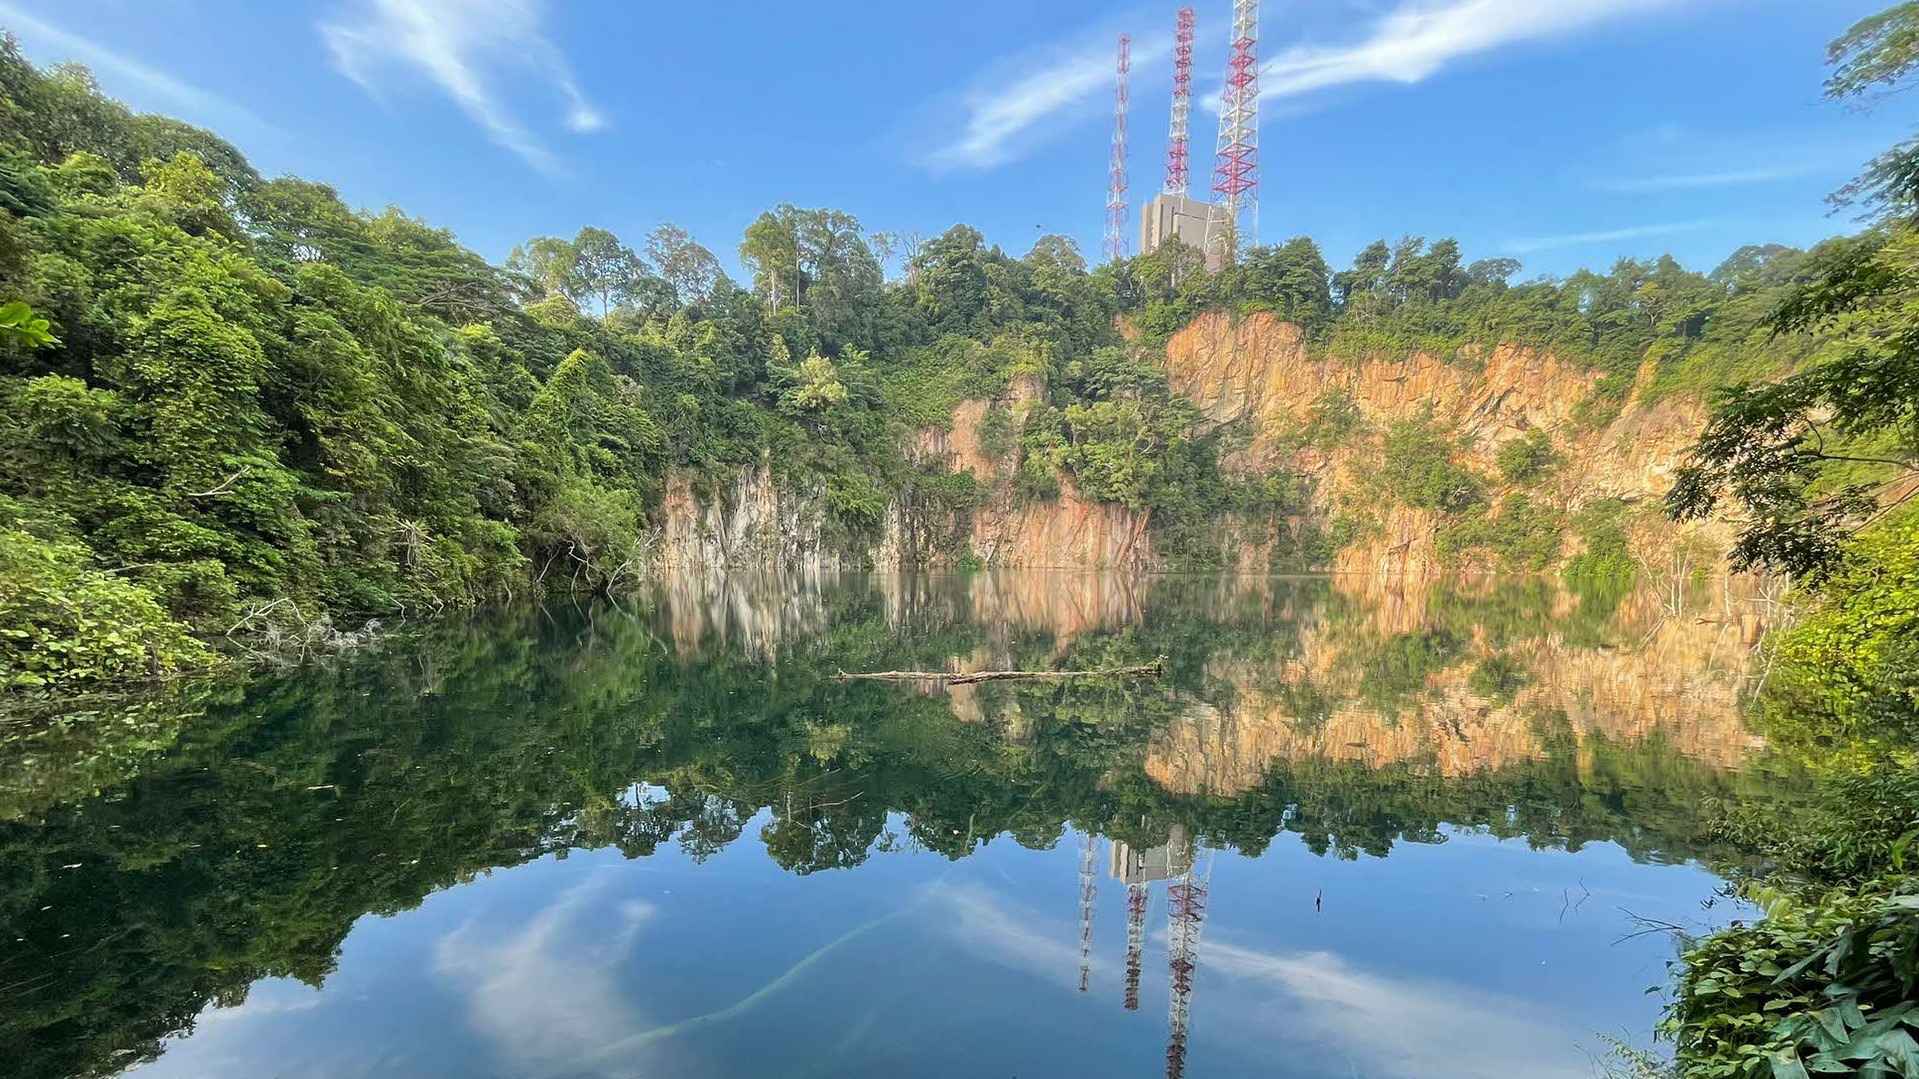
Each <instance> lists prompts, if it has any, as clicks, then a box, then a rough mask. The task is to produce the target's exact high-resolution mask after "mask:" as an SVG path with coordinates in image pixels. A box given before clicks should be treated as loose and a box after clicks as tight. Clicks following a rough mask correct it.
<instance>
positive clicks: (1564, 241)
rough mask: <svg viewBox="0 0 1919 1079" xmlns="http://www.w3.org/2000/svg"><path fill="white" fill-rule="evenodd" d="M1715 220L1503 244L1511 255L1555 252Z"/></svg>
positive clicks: (1681, 229) (1697, 226)
mask: <svg viewBox="0 0 1919 1079" xmlns="http://www.w3.org/2000/svg"><path fill="white" fill-rule="evenodd" d="M1717 223H1718V222H1717V221H1716V219H1713V218H1704V219H1701V220H1698V221H1672V222H1667V223H1664V224H1658V225H1631V226H1628V227H1626V228H1618V229H1604V230H1601V231H1599V232H1574V233H1568V234H1566V235H1563V236H1533V237H1528V238H1526V239H1519V240H1508V241H1506V243H1505V245H1504V246H1505V248H1506V250H1507V251H1510V252H1512V253H1513V254H1515V255H1529V254H1532V253H1533V252H1536V251H1556V250H1558V249H1560V248H1562V247H1587V246H1591V245H1593V244H1604V243H1616V242H1618V241H1620V240H1638V239H1642V238H1644V237H1647V236H1670V235H1672V234H1673V233H1676V232H1695V231H1697V230H1699V229H1703V228H1707V227H1710V226H1712V225H1714V224H1717Z"/></svg>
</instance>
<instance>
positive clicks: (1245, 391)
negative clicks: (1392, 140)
mask: <svg viewBox="0 0 1919 1079" xmlns="http://www.w3.org/2000/svg"><path fill="white" fill-rule="evenodd" d="M1166 369H1167V374H1168V377H1169V378H1170V379H1171V381H1172V385H1173V388H1174V389H1176V390H1178V391H1179V392H1181V393H1184V394H1186V395H1187V396H1188V397H1190V398H1192V400H1193V401H1194V402H1195V403H1196V404H1198V405H1199V407H1200V409H1201V410H1202V411H1203V412H1204V413H1205V414H1206V416H1207V417H1208V418H1209V419H1210V420H1211V421H1212V422H1214V423H1221V424H1224V423H1236V422H1241V421H1250V422H1251V424H1252V427H1253V441H1252V444H1251V445H1250V446H1248V447H1247V448H1246V449H1245V450H1244V451H1242V452H1241V453H1240V454H1238V455H1237V456H1236V457H1235V458H1234V459H1233V460H1232V461H1231V462H1229V463H1230V464H1231V465H1232V466H1233V467H1237V468H1240V469H1244V470H1247V471H1252V472H1259V471H1264V470H1269V469H1273V468H1280V467H1288V468H1292V469H1295V470H1297V471H1299V472H1301V473H1302V474H1304V475H1306V476H1308V477H1311V478H1312V479H1313V480H1314V481H1315V486H1314V490H1315V492H1316V494H1317V501H1318V508H1319V510H1320V512H1321V513H1322V514H1323V515H1325V516H1327V517H1330V516H1331V515H1332V514H1334V513H1336V512H1337V511H1338V510H1339V508H1340V506H1341V503H1342V500H1350V499H1354V498H1359V497H1362V496H1363V491H1362V488H1363V486H1364V484H1365V480H1366V478H1367V477H1368V476H1369V475H1371V474H1373V473H1374V472H1375V471H1376V470H1377V468H1378V464H1379V461H1380V459H1381V450H1380V444H1379V439H1380V432H1381V431H1383V430H1384V429H1386V428H1387V427H1389V426H1390V425H1391V424H1393V423H1395V422H1398V421H1401V420H1412V419H1422V418H1430V419H1431V420H1432V421H1433V422H1434V424H1435V425H1436V426H1437V427H1438V429H1440V430H1441V431H1443V432H1445V433H1446V434H1448V435H1449V436H1452V437H1455V438H1457V439H1459V440H1460V441H1461V443H1462V444H1463V447H1464V448H1463V450H1462V454H1463V461H1462V463H1465V464H1468V465H1470V466H1471V467H1472V468H1473V469H1474V470H1475V471H1477V472H1479V473H1481V474H1483V475H1486V476H1497V475H1498V469H1497V466H1496V464H1495V462H1496V458H1497V456H1498V453H1499V450H1500V447H1502V446H1504V445H1505V444H1507V443H1508V442H1510V441H1512V440H1514V439H1517V438H1520V437H1523V436H1524V435H1525V434H1526V433H1527V432H1528V431H1532V430H1539V431H1544V432H1546V433H1547V434H1548V435H1550V436H1551V438H1552V440H1553V444H1554V445H1555V446H1556V447H1557V448H1558V450H1559V452H1560V453H1561V454H1562V455H1563V456H1564V458H1565V465H1564V467H1563V468H1561V469H1560V471H1559V472H1558V473H1557V474H1556V475H1554V476H1553V477H1552V478H1551V479H1550V480H1549V481H1547V482H1546V483H1545V484H1544V485H1543V489H1542V490H1538V491H1535V492H1534V493H1535V494H1536V495H1539V496H1542V497H1545V498H1548V499H1550V500H1551V501H1553V502H1554V503H1556V504H1557V505H1559V506H1560V507H1561V508H1563V509H1566V510H1568V511H1572V510H1577V509H1578V508H1579V507H1581V506H1583V505H1586V504H1588V503H1590V502H1593V501H1596V500H1598V499H1603V498H1620V499H1624V500H1626V501H1627V502H1629V503H1643V502H1647V501H1650V500H1654V499H1657V498H1658V497H1660V496H1662V495H1664V494H1665V492H1666V490H1667V488H1668V487H1670V486H1671V483H1672V469H1673V467H1674V464H1675V463H1676V462H1677V461H1678V460H1679V459H1680V456H1681V453H1682V451H1683V450H1684V449H1685V448H1686V447H1687V446H1688V445H1690V444H1691V442H1692V440H1693V438H1694V437H1695V436H1696V435H1697V434H1698V431H1699V429H1700V426H1701V424H1702V423H1703V422H1704V410H1703V408H1702V406H1701V404H1700V402H1698V401H1697V400H1696V399H1693V398H1687V397H1667V398H1662V399H1659V400H1657V401H1651V402H1648V401H1647V400H1645V397H1646V394H1645V393H1644V391H1645V389H1646V387H1647V386H1648V385H1650V382H1651V378H1652V376H1653V374H1654V373H1655V367H1654V365H1653V364H1652V363H1650V362H1649V363H1648V364H1647V365H1646V366H1645V367H1644V368H1642V370H1641V372H1640V377H1639V379H1638V384H1637V385H1635V386H1634V388H1633V392H1632V393H1631V395H1630V396H1629V397H1628V398H1627V400H1626V403H1625V404H1624V406H1623V408H1621V409H1619V410H1618V413H1617V415H1616V416H1614V417H1613V418H1612V419H1611V420H1610V421H1608V422H1605V423H1603V424H1594V423H1592V422H1590V421H1589V420H1587V419H1585V418H1583V417H1582V406H1590V399H1591V398H1592V396H1593V392H1594V389H1595V387H1596V385H1597V383H1598V376H1597V375H1595V374H1594V373H1593V372H1591V371H1589V370H1584V369H1582V368H1580V367H1577V366H1575V365H1572V364H1568V363H1565V362H1562V361H1561V360H1560V359H1558V358H1557V357H1555V356H1553V355H1552V354H1551V353H1545V352H1540V351H1538V350H1535V349H1531V348H1523V347H1518V346H1513V345H1501V346H1499V347H1497V348H1493V349H1491V350H1489V351H1482V352H1479V353H1472V352H1468V353H1466V354H1464V355H1462V356H1460V357H1459V358H1457V359H1455V360H1453V361H1452V362H1447V361H1445V360H1444V359H1443V358H1440V357H1436V356H1432V355H1429V354H1426V353H1415V354H1413V355H1412V356H1410V357H1407V358H1405V359H1403V360H1394V359H1385V358H1374V359H1366V360H1360V361H1352V360H1344V359H1332V358H1328V357H1326V356H1324V355H1315V354H1314V353H1312V352H1311V351H1309V350H1308V348H1307V345H1306V343H1305V341H1304V340H1303V339H1302V337H1301V335H1300V330H1299V327H1297V326H1294V325H1292V324H1290V323H1285V322H1281V321H1279V320H1278V319H1276V318H1274V317H1273V316H1271V315H1269V314H1265V313H1255V314H1252V315H1247V316H1245V317H1242V318H1235V317H1231V316H1227V315H1223V314H1211V315H1203V316H1201V317H1200V318H1198V319H1196V320H1195V321H1194V322H1193V323H1192V325H1190V326H1188V327H1187V328H1186V329H1184V330H1182V331H1180V332H1179V333H1178V334H1175V335H1174V337H1173V339H1172V341H1171V342H1170V343H1169V344H1168V345H1167V349H1166ZM1333 391H1336V392H1338V393H1341V394H1344V395H1345V396H1346V398H1347V399H1348V400H1350V401H1351V402H1352V404H1353V405H1354V406H1355V407H1356V408H1357V409H1358V412H1359V415H1360V416H1361V417H1362V418H1363V419H1364V420H1365V422H1366V424H1367V426H1368V427H1369V428H1370V431H1367V432H1361V433H1359V434H1356V435H1355V436H1353V437H1352V438H1350V439H1347V440H1342V441H1340V442H1339V443H1338V444H1336V445H1332V446H1326V445H1314V444H1311V443H1308V444H1307V445H1305V446H1304V447H1303V448H1295V447H1296V441H1295V436H1296V435H1298V434H1299V432H1301V431H1303V430H1305V429H1306V427H1307V425H1308V424H1309V423H1310V422H1311V420H1312V410H1313V408H1314V405H1315V402H1318V401H1320V400H1322V395H1326V394H1328V393H1329V392H1333ZM1599 414H1600V415H1602V416H1603V415H1604V412H1603V411H1601V412H1599ZM1505 493H1508V492H1507V491H1506V490H1504V489H1499V488H1495V489H1494V490H1493V491H1492V492H1491V494H1492V495H1493V497H1494V498H1497V497H1499V496H1500V495H1503V494H1505ZM1368 508H1369V509H1370V510H1372V511H1373V512H1374V513H1375V514H1376V515H1377V517H1378V525H1379V527H1378V529H1377V530H1376V532H1375V534H1372V535H1369V536H1365V537H1361V538H1360V539H1359V540H1358V541H1356V542H1354V543H1351V544H1349V545H1347V546H1346V547H1345V548H1344V549H1343V550H1341V551H1340V552H1339V555H1338V558H1337V561H1336V563H1335V564H1334V565H1333V566H1331V567H1328V568H1331V569H1335V570H1338V571H1342V572H1373V573H1397V572H1416V573H1431V572H1437V571H1452V570H1458V569H1462V568H1469V567H1466V566H1461V565H1450V566H1442V565H1441V564H1440V559H1439V557H1438V555H1437V554H1436V552H1435V550H1434V543H1433V540H1434V533H1435V531H1436V526H1437V521H1436V519H1435V515H1434V514H1433V513H1432V512H1431V511H1428V510H1423V509H1417V508H1413V507H1407V506H1391V507H1379V506H1371V507H1368ZM1641 531H1642V533H1644V534H1641V535H1639V536H1636V537H1635V540H1636V545H1637V546H1639V547H1641V548H1642V549H1643V550H1642V553H1653V552H1661V551H1665V550H1670V549H1671V548H1672V547H1673V546H1674V544H1675V542H1676V541H1677V540H1679V539H1680V538H1681V537H1684V536H1689V535H1693V534H1700V538H1701V539H1702V540H1703V541H1704V542H1705V544H1706V546H1707V547H1708V548H1709V549H1714V550H1722V549H1724V546H1725V538H1724V535H1723V526H1720V525H1710V526H1707V527H1705V528H1703V529H1701V528H1698V527H1692V528H1685V529H1682V528H1679V527H1677V526H1658V527H1654V528H1652V529H1651V530H1650V531H1648V530H1646V529H1645V528H1644V527H1643V526H1642V530H1641Z"/></svg>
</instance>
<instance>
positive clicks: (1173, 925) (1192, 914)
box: [1166, 849, 1208, 1079]
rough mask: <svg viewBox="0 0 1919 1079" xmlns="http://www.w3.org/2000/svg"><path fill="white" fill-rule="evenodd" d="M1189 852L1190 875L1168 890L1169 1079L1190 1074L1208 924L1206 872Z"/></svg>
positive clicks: (1167, 1073) (1167, 1016)
mask: <svg viewBox="0 0 1919 1079" xmlns="http://www.w3.org/2000/svg"><path fill="white" fill-rule="evenodd" d="M1197 853H1198V852H1197V851H1196V850H1193V849H1189V850H1188V851H1187V855H1186V857H1187V862H1186V871H1185V872H1184V873H1182V874H1180V875H1179V876H1178V877H1176V878H1175V879H1174V880H1173V883H1172V884H1171V885H1170V886H1169V887H1168V888H1167V889H1166V907H1167V918H1168V920H1169V924H1168V926H1167V943H1166V954H1167V961H1168V964H1169V965H1170V966H1171V968H1172V988H1171V990H1170V992H1169V996H1170V998H1171V999H1170V1003H1169V1004H1168V1005H1167V1014H1166V1079H1181V1076H1183V1075H1185V1074H1186V1025H1187V1021H1188V1019H1189V1017H1190V1012H1191V1006H1192V998H1193V972H1194V971H1195V970H1197V969H1198V967H1199V930H1200V926H1201V924H1202V923H1204V922H1205V920H1206V878H1207V875H1208V874H1207V873H1206V872H1205V871H1200V872H1195V871H1194V867H1193V861H1194V857H1195V855H1196V854H1197Z"/></svg>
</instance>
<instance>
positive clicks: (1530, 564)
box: [1435, 495, 1565, 570]
mask: <svg viewBox="0 0 1919 1079" xmlns="http://www.w3.org/2000/svg"><path fill="white" fill-rule="evenodd" d="M1564 527H1565V525H1564V519H1563V518H1561V517H1560V515H1559V513H1558V512H1557V511H1555V510H1553V509H1552V508H1551V507H1549V506H1540V505H1535V504H1534V503H1533V502H1532V500H1531V499H1529V498H1527V497H1526V496H1525V495H1511V496H1508V497H1507V498H1506V499H1504V500H1503V501H1501V502H1500V504H1499V512H1498V513H1497V514H1488V513H1487V512H1486V510H1485V508H1484V507H1482V506H1474V507H1471V508H1470V509H1469V510H1468V511H1467V512H1466V513H1465V514H1464V515H1463V516H1461V517H1460V519H1458V520H1456V521H1452V522H1449V523H1447V524H1446V525H1444V526H1443V527H1441V528H1440V530H1439V535H1438V538H1437V543H1436V544H1435V546H1436V548H1437V550H1438V553H1439V556H1440V557H1441V558H1448V559H1450V558H1453V557H1455V556H1457V555H1459V554H1461V553H1463V552H1465V551H1471V550H1486V551H1491V552H1492V553H1493V554H1494V556H1495V557H1496V558H1497V559H1498V562H1499V565H1500V567H1501V568H1502V569H1511V570H1540V569H1545V568H1546V567H1547V566H1548V565H1551V564H1552V561H1553V560H1554V559H1555V558H1557V557H1558V556H1559V547H1560V537H1561V533H1562V532H1563V530H1564Z"/></svg>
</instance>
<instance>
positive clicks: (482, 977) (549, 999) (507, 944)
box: [433, 874, 657, 1065]
mask: <svg viewBox="0 0 1919 1079" xmlns="http://www.w3.org/2000/svg"><path fill="white" fill-rule="evenodd" d="M608 882H609V877H607V876H606V875H604V874H603V875H600V876H597V877H592V878H589V879H588V880H586V881H585V882H583V883H581V884H579V885H576V886H574V887H573V888H570V889H568V890H567V891H565V892H564V893H562V894H561V895H560V896H559V897H558V898H557V899H556V900H555V901H554V902H553V903H552V904H550V905H548V906H547V907H546V908H545V909H543V910H541V911H540V912H539V913H538V914H537V915H536V916H534V918H533V919H532V920H531V921H530V922H528V923H526V925H525V927H524V928H522V929H520V930H519V931H517V932H514V933H511V934H507V935H504V936H501V937H497V938H493V939H488V936H487V934H486V932H485V931H484V930H483V929H481V928H480V927H479V926H478V925H476V924H473V923H468V924H467V925H464V926H462V927H460V928H459V929H456V930H454V931H453V932H452V933H449V934H448V935H447V936H445V937H444V938H442V939H441V940H440V941H439V943H438V945H437V946H436V947H435V949H434V964H433V969H434V973H435V974H436V975H438V976H439V977H440V979H441V980H442V982H443V983H444V984H445V985H446V986H447V987H448V988H449V989H451V990H453V991H455V992H458V993H461V994H463V995H464V996H465V997H466V1002H467V1017H468V1021H469V1022H470V1023H471V1024H472V1026H473V1029H474V1030H475V1031H476V1032H478V1033H479V1034H481V1035H482V1036H484V1037H485V1038H487V1039H488V1040H489V1041H491V1042H493V1044H494V1045H495V1046H497V1047H498V1048H499V1050H500V1051H501V1052H502V1053H504V1054H505V1055H507V1056H509V1057H511V1058H513V1059H515V1060H518V1061H521V1062H524V1063H527V1064H548V1065H550V1064H555V1063H558V1062H563V1061H568V1060H571V1059H574V1058H575V1057H577V1056H578V1055H579V1054H580V1053H582V1052H583V1051H589V1050H592V1049H595V1048H597V1047H600V1046H604V1045H608V1044H611V1043H612V1042H614V1041H616V1040H617V1039H619V1038H621V1037H623V1036H625V1035H626V1034H627V1033H629V1032H630V1031H632V1030H634V1029H636V1028H638V1027H641V1026H643V1025H644V1024H643V1023H642V1022H641V1021H640V1017H639V1016H638V1015H637V1014H636V1013H635V1012H634V1009H633V1007H632V1006H631V1004H630V1003H629V1002H628V1001H627V998H626V994H625V992H624V991H623V990H622V988H621V986H620V982H619V978H618V968H619V966H620V965H621V964H622V963H623V962H625V961H626V960H627V958H628V956H629V955H630V953H631V950H632V946H633V940H634V936H635V934H636V933H638V931H639V929H640V926H641V925H642V924H644V923H645V922H647V921H648V920H650V919H651V918H653V917H654V915H655V914H656V913H657V911H656V909H655V908H654V907H652V906H651V905H649V904H646V903H641V902H637V901H633V900H619V899H617V898H615V897H611V896H608V895H607V894H606V892H607V884H608ZM609 908H610V909H609ZM609 923H611V926H610V927H609Z"/></svg>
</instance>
